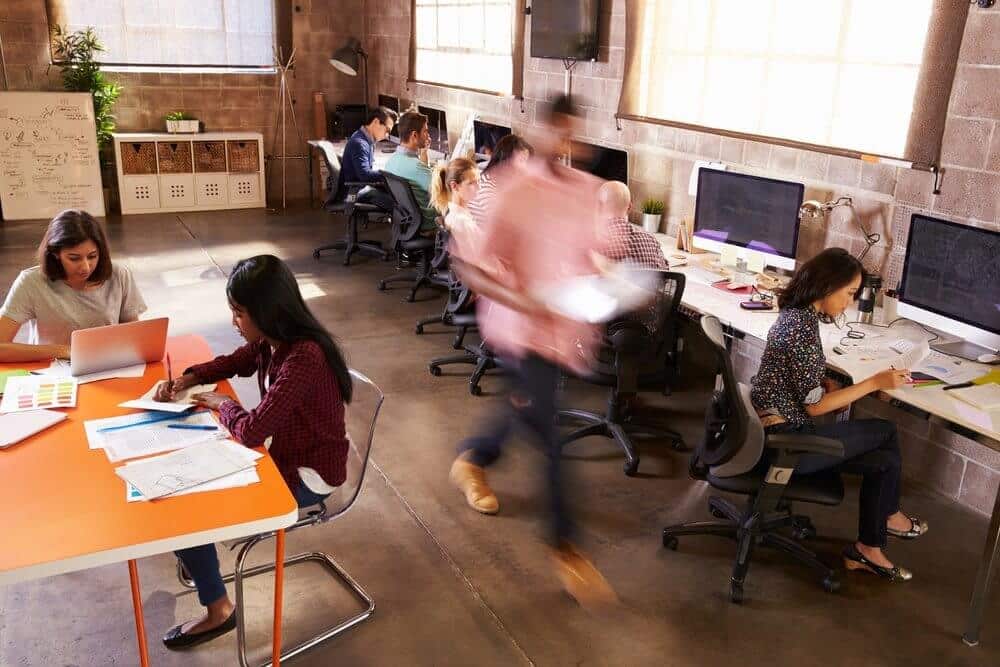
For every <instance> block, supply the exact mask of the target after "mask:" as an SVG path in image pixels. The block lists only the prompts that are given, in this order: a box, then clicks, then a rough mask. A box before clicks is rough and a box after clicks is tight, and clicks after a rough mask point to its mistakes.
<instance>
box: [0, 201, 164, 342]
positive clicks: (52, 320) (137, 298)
mask: <svg viewBox="0 0 1000 667" xmlns="http://www.w3.org/2000/svg"><path fill="white" fill-rule="evenodd" d="M145 311H146V303H145V302H144V301H143V300H142V295H141V294H140V293H139V288H138V287H136V284H135V280H134V279H133V278H132V273H131V272H130V271H129V270H128V269H127V268H126V267H125V265H124V264H121V263H112V261H111V251H110V249H109V247H108V239H107V236H106V235H105V234H104V229H103V228H102V227H101V224H100V223H99V222H98V221H97V220H96V219H94V217H93V216H92V215H90V214H89V213H87V212H86V211H80V210H77V209H68V210H65V211H63V212H62V213H60V214H59V215H57V216H56V217H54V218H53V219H52V221H51V222H49V226H48V228H47V229H46V230H45V236H44V237H42V242H41V243H40V244H39V246H38V266H33V267H31V268H30V269H25V270H24V271H21V273H20V275H18V277H17V279H16V280H15V281H14V284H13V285H12V286H11V288H10V291H9V292H8V293H7V299H6V300H5V301H4V304H3V307H0V362H17V361H39V360H43V359H69V341H70V335H71V334H72V333H73V332H74V331H76V330H77V329H89V328H91V327H102V326H107V325H109V324H120V323H122V322H133V321H135V320H137V319H139V315H141V314H142V313H144V312H145ZM22 327H26V328H27V334H28V340H27V342H26V343H15V342H13V341H14V337H15V336H16V335H17V332H18V330H20V329H21V328H22Z"/></svg>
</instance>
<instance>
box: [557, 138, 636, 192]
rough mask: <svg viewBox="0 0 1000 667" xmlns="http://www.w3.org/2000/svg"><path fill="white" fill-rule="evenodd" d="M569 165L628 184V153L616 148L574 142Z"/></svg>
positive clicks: (606, 178) (608, 179)
mask: <svg viewBox="0 0 1000 667" xmlns="http://www.w3.org/2000/svg"><path fill="white" fill-rule="evenodd" d="M570 166H572V167H573V168H574V169H579V170H580V171H585V172H587V173H589V174H593V175H594V176H597V177H598V178H602V179H604V180H605V181H621V182H622V183H625V184H626V185H627V184H628V153H626V152H625V151H622V150H618V149H617V148H606V147H604V146H597V145H595V144H584V143H574V144H573V153H572V155H571V156H570Z"/></svg>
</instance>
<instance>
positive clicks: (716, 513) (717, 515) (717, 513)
mask: <svg viewBox="0 0 1000 667" xmlns="http://www.w3.org/2000/svg"><path fill="white" fill-rule="evenodd" d="M708 513H709V514H711V515H712V516H714V517H715V518H716V519H725V518H726V515H725V514H723V513H722V512H720V511H719V510H717V509H715V508H714V507H709V508H708Z"/></svg>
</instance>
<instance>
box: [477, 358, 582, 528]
mask: <svg viewBox="0 0 1000 667" xmlns="http://www.w3.org/2000/svg"><path fill="white" fill-rule="evenodd" d="M504 362H505V363H504V364H503V366H504V368H508V369H510V372H511V396H512V397H517V398H518V399H519V400H520V401H522V402H523V403H520V404H519V405H518V407H515V406H514V405H512V404H508V406H507V407H506V408H505V409H504V410H503V411H502V412H499V413H497V414H495V415H494V416H493V418H492V419H491V420H490V421H489V422H487V424H486V426H485V427H484V428H483V429H482V430H481V431H480V432H479V433H478V434H477V435H474V436H472V437H471V438H467V439H466V440H465V441H464V442H462V444H460V445H459V447H458V449H459V451H460V452H465V451H468V452H469V458H468V460H469V462H470V463H473V464H475V465H477V466H480V467H482V468H485V467H487V466H489V465H492V464H493V462H495V461H496V460H497V459H498V458H500V454H501V452H502V450H503V446H504V443H505V442H506V441H507V439H508V438H509V437H510V436H511V435H512V433H513V432H514V430H515V427H517V426H518V425H520V426H522V427H524V429H525V430H527V431H528V432H529V433H531V434H532V435H533V436H534V437H535V439H536V440H537V441H538V443H539V444H540V445H541V447H542V451H543V452H544V453H545V455H546V458H547V462H546V463H547V465H546V477H547V478H548V492H549V521H550V539H551V540H552V542H553V544H555V545H556V546H558V545H559V544H560V543H561V542H563V541H567V540H569V539H570V538H571V537H572V534H573V531H574V527H573V522H572V521H571V519H570V516H569V512H568V510H567V509H566V499H565V495H564V493H563V481H564V480H563V479H562V471H561V464H562V443H561V441H560V439H559V434H558V432H557V430H556V410H557V406H556V393H557V390H558V385H559V369H558V368H557V367H556V366H555V365H554V364H552V363H551V362H549V361H546V360H545V359H542V358H541V357H539V356H537V355H534V354H529V355H528V356H527V357H525V358H524V359H520V360H514V359H511V358H507V359H505V360H504Z"/></svg>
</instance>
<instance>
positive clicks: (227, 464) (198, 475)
mask: <svg viewBox="0 0 1000 667" xmlns="http://www.w3.org/2000/svg"><path fill="white" fill-rule="evenodd" d="M253 466H254V462H253V461H251V460H249V459H248V458H247V457H246V456H242V455H240V454H239V453H237V452H235V451H234V450H233V449H232V448H231V447H230V446H229V445H228V444H227V443H225V442H223V441H215V442H206V443H202V444H200V445H199V446H197V447H185V448H184V449H179V450H177V451H176V452H171V453H169V454H163V455H161V456H152V457H150V458H148V459H143V460H142V461H136V462H135V463H133V464H132V465H125V466H119V467H117V468H115V474H116V475H118V476H119V477H121V478H122V479H124V480H125V481H127V482H129V483H131V484H132V485H133V486H134V487H135V488H137V489H138V490H139V493H141V494H142V495H143V496H145V497H146V498H148V499H150V500H154V499H156V498H162V497H164V496H168V495H171V494H173V493H177V492H179V491H183V490H185V489H190V488H191V487H194V486H198V485H199V484H204V483H205V482H211V481H213V480H216V479H219V478H222V477H225V476H227V475H231V474H233V473H234V472H237V471H239V470H245V469H247V468H251V467H253Z"/></svg>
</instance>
